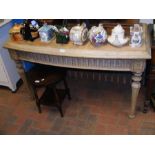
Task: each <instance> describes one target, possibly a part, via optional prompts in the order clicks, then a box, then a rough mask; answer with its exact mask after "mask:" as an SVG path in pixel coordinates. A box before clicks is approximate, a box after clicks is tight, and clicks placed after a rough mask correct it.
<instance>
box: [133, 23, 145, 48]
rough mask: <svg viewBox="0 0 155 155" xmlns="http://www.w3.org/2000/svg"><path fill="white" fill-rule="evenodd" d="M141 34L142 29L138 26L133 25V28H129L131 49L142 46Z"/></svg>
mask: <svg viewBox="0 0 155 155" xmlns="http://www.w3.org/2000/svg"><path fill="white" fill-rule="evenodd" d="M142 33H143V29H142V27H141V26H140V25H139V24H134V26H132V27H130V35H131V39H130V46H131V47H140V46H141V45H142Z"/></svg>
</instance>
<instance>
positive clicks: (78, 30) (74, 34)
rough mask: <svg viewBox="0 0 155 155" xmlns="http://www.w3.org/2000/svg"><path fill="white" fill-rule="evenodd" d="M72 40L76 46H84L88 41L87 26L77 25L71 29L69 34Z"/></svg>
mask: <svg viewBox="0 0 155 155" xmlns="http://www.w3.org/2000/svg"><path fill="white" fill-rule="evenodd" d="M69 37H70V40H71V41H72V42H73V43H74V44H76V45H83V43H84V42H86V40H87V39H88V29H87V27H86V24H85V23H83V24H82V25H77V26H74V27H72V28H71V30H70V34H69Z"/></svg>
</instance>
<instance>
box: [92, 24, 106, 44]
mask: <svg viewBox="0 0 155 155" xmlns="http://www.w3.org/2000/svg"><path fill="white" fill-rule="evenodd" d="M106 39H107V32H106V31H105V29H104V28H103V25H102V24H99V26H98V27H96V26H93V27H92V28H91V29H90V31H89V40H90V41H91V43H92V44H93V45H95V46H100V45H102V44H104V43H105V42H106Z"/></svg>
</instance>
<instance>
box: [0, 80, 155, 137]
mask: <svg viewBox="0 0 155 155" xmlns="http://www.w3.org/2000/svg"><path fill="white" fill-rule="evenodd" d="M68 81H69V82H68V83H69V86H70V90H71V96H72V100H71V101H68V99H67V98H66V99H65V101H64V103H63V110H64V115H65V116H64V118H61V117H60V114H59V112H58V111H57V109H55V108H54V107H46V106H43V107H42V110H43V113H42V114H39V113H38V111H37V108H36V105H35V102H34V101H33V100H31V99H30V98H29V96H28V93H27V91H26V89H25V86H24V85H22V86H21V87H20V88H19V90H18V91H17V92H16V93H12V92H11V91H10V90H9V89H7V88H4V87H1V88H0V134H24V135H25V134H43V135H44V134H67V135H68V134H95V135H96V134H104V135H105V134H106V135H107V134H108V135H109V134H110V135H114V134H117V135H118V134H119V135H124V134H125V135H126V134H130V135H131V134H136V135H137V134H155V112H153V110H152V109H151V108H150V110H149V112H148V113H147V114H143V113H142V108H143V102H144V88H143V87H142V89H141V91H140V95H139V98H138V103H137V110H136V111H137V112H136V116H137V117H136V118H135V119H129V118H128V113H129V110H130V95H131V89H130V84H120V85H119V84H116V83H110V82H109V83H107V82H101V81H93V80H80V79H79V80H76V79H72V80H68Z"/></svg>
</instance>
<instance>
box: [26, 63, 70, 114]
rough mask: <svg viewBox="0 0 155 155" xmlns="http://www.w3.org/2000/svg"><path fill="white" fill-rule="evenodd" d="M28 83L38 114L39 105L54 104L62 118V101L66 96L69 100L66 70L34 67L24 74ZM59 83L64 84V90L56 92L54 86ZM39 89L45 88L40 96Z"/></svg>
mask: <svg viewBox="0 0 155 155" xmlns="http://www.w3.org/2000/svg"><path fill="white" fill-rule="evenodd" d="M26 76H27V79H28V82H29V84H30V86H31V87H32V90H33V93H34V94H33V95H34V98H35V100H36V105H37V107H38V111H39V113H41V104H49V102H53V103H55V106H56V107H57V108H58V110H59V111H60V114H61V117H63V116H64V115H63V111H62V101H63V99H64V98H65V96H66V94H67V95H68V99H71V96H70V91H69V88H68V85H67V82H66V70H65V69H62V68H58V67H52V66H47V65H36V66H35V67H33V68H32V69H30V70H29V71H27V72H26ZM60 82H63V83H64V87H65V89H63V90H61V91H60V90H57V89H56V85H57V84H58V83H60ZM40 88H45V91H44V93H42V95H41V96H39V94H38V90H39V89H40Z"/></svg>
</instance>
